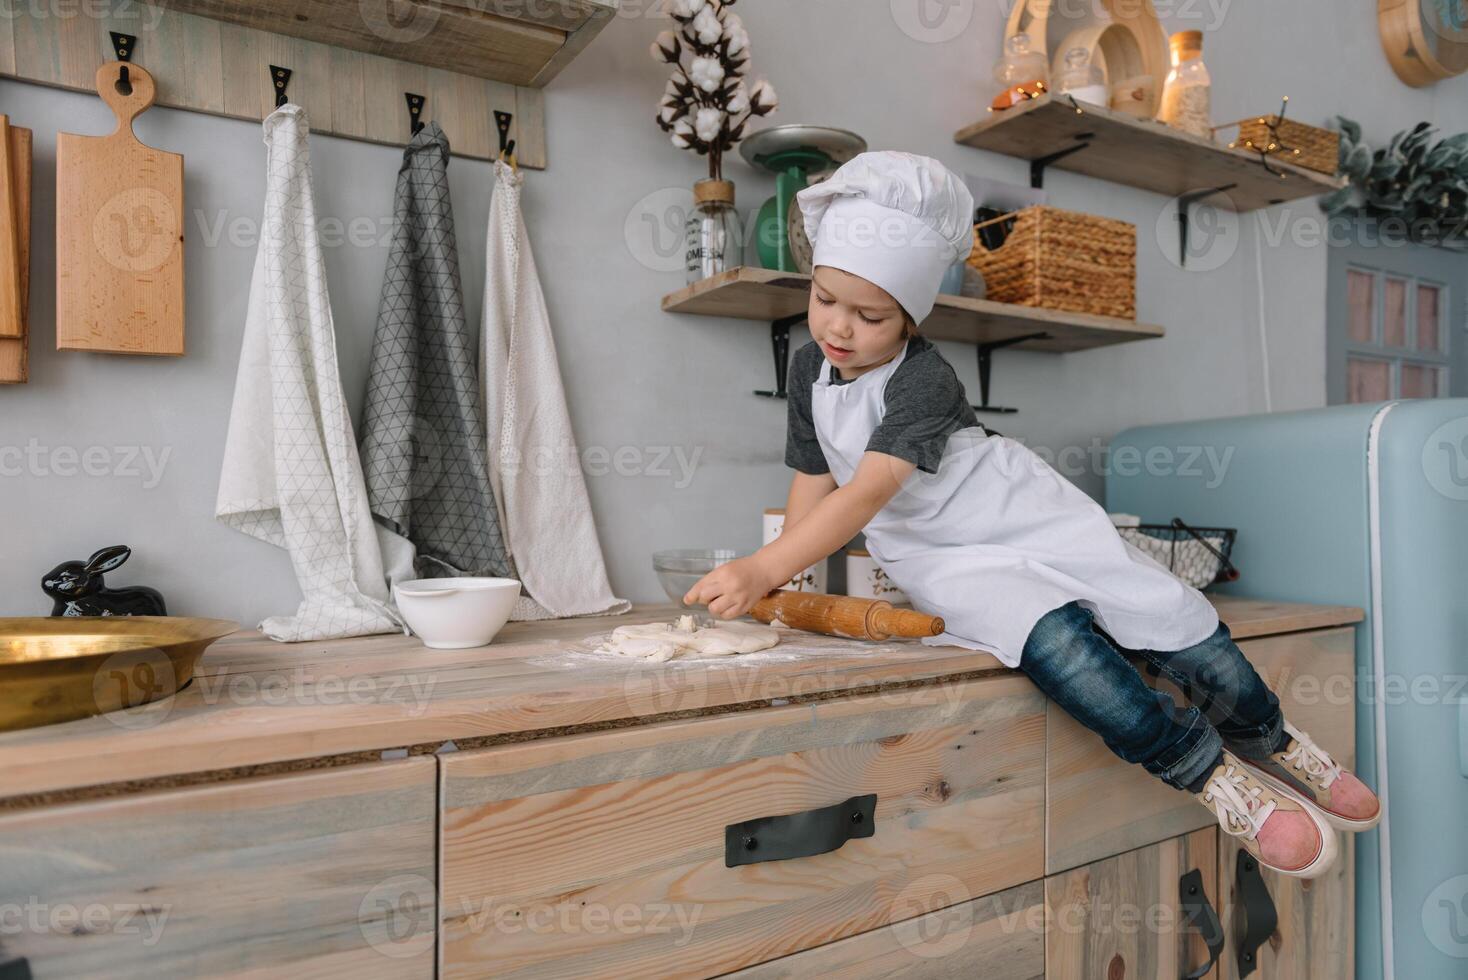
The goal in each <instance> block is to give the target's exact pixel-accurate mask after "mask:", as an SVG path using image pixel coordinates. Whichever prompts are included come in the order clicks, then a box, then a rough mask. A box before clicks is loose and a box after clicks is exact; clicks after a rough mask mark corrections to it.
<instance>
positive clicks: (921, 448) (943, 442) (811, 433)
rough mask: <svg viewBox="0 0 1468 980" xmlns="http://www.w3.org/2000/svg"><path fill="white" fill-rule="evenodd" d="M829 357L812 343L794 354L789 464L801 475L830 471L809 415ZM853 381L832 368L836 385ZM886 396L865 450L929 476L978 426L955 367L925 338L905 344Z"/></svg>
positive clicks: (789, 387) (787, 450) (787, 446)
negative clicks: (963, 434)
mask: <svg viewBox="0 0 1468 980" xmlns="http://www.w3.org/2000/svg"><path fill="white" fill-rule="evenodd" d="M825 359H826V355H825V354H824V353H822V352H821V347H820V345H819V344H817V343H816V342H815V341H814V340H812V341H811V342H810V343H808V344H806V345H805V346H804V347H802V348H800V350H798V351H796V352H795V357H794V358H793V359H792V361H791V364H790V375H789V378H788V380H787V390H788V391H789V393H790V399H789V407H788V415H789V422H788V425H787V428H786V434H785V465H786V466H789V467H792V468H794V469H797V470H800V471H801V472H802V473H829V472H830V471H831V467H830V466H829V464H827V462H826V456H825V454H824V453H823V452H821V446H820V443H819V442H817V441H816V427H815V421H814V419H813V418H812V416H811V386H812V385H813V384H815V382H816V381H818V380H819V379H820V377H821V364H822V363H823V362H824V361H825ZM853 380H855V379H854V378H853V379H843V378H841V376H840V375H839V373H838V372H837V370H836V368H835V367H834V366H833V367H832V368H831V383H832V384H850V383H851V381H853ZM884 398H885V403H886V414H884V415H883V416H882V421H881V423H880V424H879V425H878V426H877V428H876V430H875V431H874V432H872V437H871V439H870V440H868V442H867V447H866V448H867V451H868V452H878V453H886V454H887V455H889V456H896V457H897V458H899V459H905V460H907V461H908V462H909V463H914V464H916V466H917V468H918V469H920V470H922V471H923V472H925V473H936V472H938V464H939V463H940V462H941V461H942V459H943V450H944V448H945V447H946V446H947V445H948V437H949V436H950V435H952V434H953V433H955V432H957V431H958V430H959V429H966V428H969V427H970V426H976V425H978V424H979V421H978V418H977V417H975V415H974V410H973V408H972V407H970V405H969V403H968V395H967V394H966V393H965V392H964V390H963V384H962V383H961V382H960V381H959V380H958V375H957V374H955V373H954V371H953V365H951V364H949V363H948V362H947V361H946V360H944V359H943V355H942V354H940V353H938V348H936V347H934V346H933V343H932V341H930V340H928V339H927V338H926V337H913V338H912V339H910V340H909V341H908V342H907V356H906V357H905V358H904V359H903V361H902V363H901V364H899V365H897V370H896V371H893V372H892V376H891V377H890V378H888V379H887V389H886V391H885V393H884ZM985 431H986V432H987V431H988V430H987V429H986V430H985Z"/></svg>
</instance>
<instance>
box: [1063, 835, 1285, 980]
mask: <svg viewBox="0 0 1468 980" xmlns="http://www.w3.org/2000/svg"><path fill="white" fill-rule="evenodd" d="M1217 859H1218V831H1217V828H1212V827H1210V828H1208V829H1206V830H1198V831H1194V832H1193V833H1191V834H1187V835H1185V836H1183V837H1175V838H1173V839H1172V840H1167V841H1163V842H1161V843H1159V844H1151V845H1149V846H1147V847H1142V848H1138V849H1137V850H1135V851H1128V852H1127V853H1125V854H1118V855H1116V856H1115V857H1110V858H1106V859H1105V860H1102V861H1097V862H1095V863H1093V864H1088V865H1084V866H1082V867H1079V868H1073V869H1071V870H1070V871H1067V872H1065V873H1063V874H1058V875H1052V876H1051V877H1049V878H1046V879H1045V923H1046V928H1045V976H1046V977H1047V978H1051V980H1080V978H1086V980H1090V978H1092V977H1111V978H1124V977H1181V976H1186V975H1187V974H1189V973H1191V972H1192V971H1193V970H1195V969H1197V968H1198V967H1200V966H1202V965H1204V964H1205V963H1207V962H1208V946H1207V943H1206V942H1205V940H1204V939H1203V936H1202V934H1201V932H1200V931H1199V930H1198V929H1196V928H1194V927H1192V926H1190V925H1189V924H1188V923H1187V922H1186V919H1185V916H1184V914H1183V910H1182V895H1181V888H1180V887H1179V886H1180V884H1181V880H1182V877H1183V876H1184V875H1186V874H1188V873H1189V872H1190V871H1193V870H1195V869H1196V870H1197V871H1198V873H1199V875H1198V877H1199V879H1201V881H1202V891H1203V895H1204V896H1205V897H1206V898H1207V900H1208V904H1209V905H1210V906H1211V907H1212V908H1213V910H1214V911H1215V914H1216V913H1217V910H1218V896H1219V890H1218V880H1217V869H1216V865H1215V862H1216V861H1217ZM1217 976H1218V967H1216V966H1215V967H1214V968H1213V969H1212V970H1210V971H1209V972H1208V973H1206V974H1204V977H1205V980H1216V978H1217ZM1264 976H1265V977H1270V976H1271V974H1268V973H1266V974H1264Z"/></svg>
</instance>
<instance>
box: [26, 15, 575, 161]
mask: <svg viewBox="0 0 1468 980" xmlns="http://www.w3.org/2000/svg"><path fill="white" fill-rule="evenodd" d="M113 30H116V31H121V32H124V33H128V34H134V35H137V37H138V47H137V51H136V53H135V55H134V60H135V61H137V63H138V64H140V65H142V66H143V67H145V68H147V69H148V71H149V72H150V73H151V74H152V75H153V77H154V79H155V80H156V81H157V83H158V101H157V104H158V105H162V106H168V107H170V108H175V109H188V110H193V111H197V112H207V113H210V114H212V115H219V116H228V117H230V118H233V119H248V120H260V119H263V118H264V117H265V116H267V115H269V113H270V112H271V110H273V109H274V107H275V98H274V90H273V89H272V87H271V80H270V69H269V66H270V65H272V64H275V65H280V66H282V67H284V68H289V69H291V71H292V72H293V74H292V76H291V82H290V87H289V89H288V94H289V96H290V99H291V101H293V102H295V103H296V104H297V105H299V106H302V107H303V108H304V109H305V110H306V113H307V115H308V117H309V119H310V122H311V130H312V132H317V133H327V134H330V135H332V136H342V137H346V138H348V139H358V140H364V141H366V142H370V143H385V144H389V145H402V144H404V143H406V142H407V140H408V138H409V135H410V134H409V118H408V108H407V103H406V101H405V100H404V98H403V93H405V92H416V93H418V94H420V95H423V96H426V97H427V99H428V101H427V104H426V105H425V107H424V119H425V120H430V119H431V120H437V122H438V124H439V125H440V126H441V127H443V130H444V132H445V133H446V134H447V135H448V138H449V143H450V144H451V146H452V149H453V152H454V154H455V155H456V156H463V157H469V158H471V159H480V160H492V159H494V158H495V157H496V156H497V155H498V153H499V136H498V133H497V132H496V130H495V126H494V113H495V111H496V110H499V111H502V112H509V113H513V114H514V117H515V121H514V124H513V128H512V129H511V132H510V136H511V137H512V138H513V139H515V140H516V158H517V160H518V162H519V163H520V165H521V166H523V167H530V168H532V169H542V168H544V167H545V166H546V150H545V103H544V98H543V96H542V94H541V93H540V91H539V90H536V89H528V88H523V87H518V86H514V85H509V84H506V83H504V82H498V81H492V80H490V79H486V78H478V77H474V76H471V75H465V74H462V73H456V72H452V71H448V70H445V69H444V68H436V67H429V66H426V65H420V64H412V63H409V62H405V61H396V60H393V59H391V58H385V57H381V56H379V55H374V54H367V53H363V52H360V51H353V50H348V49H345V48H340V47H334V46H329V45H326V44H320V43H317V42H315V41H308V40H303V39H301V38H297V37H290V36H287V35H284V34H276V33H271V32H269V31H265V30H259V29H257V28H254V27H245V26H240V25H237V24H229V23H221V22H219V21H216V20H211V19H210V18H208V17H201V16H196V15H193V14H187V13H179V12H178V11H177V10H172V9H166V8H162V7H154V6H151V5H144V4H123V5H119V6H118V7H117V8H116V10H114V11H112V12H110V13H109V14H108V15H107V16H104V17H90V16H84V15H80V14H79V15H77V16H72V17H57V16H51V15H50V14H49V10H48V11H46V12H44V13H37V12H36V11H35V10H34V8H33V5H18V6H17V7H16V9H15V11H13V13H12V15H11V16H8V17H3V18H0V74H5V75H9V76H12V77H15V78H19V79H22V80H24V81H31V82H36V83H39V84H42V85H50V86H53V87H56V88H64V89H70V90H73V91H79V92H91V93H95V92H96V87H95V75H96V71H97V68H98V66H100V65H101V64H103V63H104V62H107V61H111V60H113V58H114V55H113V51H112V42H111V39H110V37H109V35H108V32H109V31H113ZM23 115H24V114H23V113H22V116H23ZM17 121H18V122H20V123H25V122H32V123H34V121H33V120H27V119H25V118H20V119H18V120H17Z"/></svg>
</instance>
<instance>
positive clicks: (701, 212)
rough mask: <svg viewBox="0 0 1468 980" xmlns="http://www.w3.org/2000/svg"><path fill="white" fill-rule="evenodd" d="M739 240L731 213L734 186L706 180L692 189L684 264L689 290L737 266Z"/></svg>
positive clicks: (735, 215) (734, 215)
mask: <svg viewBox="0 0 1468 980" xmlns="http://www.w3.org/2000/svg"><path fill="white" fill-rule="evenodd" d="M742 252H743V238H742V236H741V234H740V229H739V215H738V212H736V211H735V210H734V182H733V181H732V180H715V179H712V178H706V179H704V180H700V181H698V182H697V183H696V184H694V185H693V211H692V212H690V213H689V215H688V224H687V227H686V249H685V252H684V263H685V266H686V269H687V272H688V284H689V285H690V286H691V285H693V284H694V283H696V282H698V281H699V280H700V279H707V278H708V277H709V276H714V275H718V274H719V273H720V272H724V271H726V270H728V269H732V268H734V267H735V266H737V265H739V263H740V256H741V254H742Z"/></svg>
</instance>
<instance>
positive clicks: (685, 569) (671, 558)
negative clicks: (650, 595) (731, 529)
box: [652, 548, 740, 603]
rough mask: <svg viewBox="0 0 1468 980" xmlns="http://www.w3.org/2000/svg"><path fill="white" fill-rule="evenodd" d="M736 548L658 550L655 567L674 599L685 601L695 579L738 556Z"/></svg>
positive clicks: (666, 590) (654, 553) (653, 558)
mask: <svg viewBox="0 0 1468 980" xmlns="http://www.w3.org/2000/svg"><path fill="white" fill-rule="evenodd" d="M738 557H740V556H739V553H738V552H737V551H734V550H733V549H732V548H680V549H676V550H673V551H655V552H653V556H652V570H653V571H654V572H656V573H657V576H658V581H659V582H661V583H662V586H663V591H664V592H666V593H667V594H668V598H669V599H672V600H673V601H674V602H677V603H681V602H682V601H683V597H684V596H685V595H687V594H688V590H689V589H691V588H693V585H694V583H695V582H697V581H698V580H699V579H701V578H703V577H704V576H705V575H707V574H708V573H709V572H711V571H713V570H714V569H715V568H718V567H719V566H720V565H722V564H724V563H725V562H730V561H733V560H734V559H735V558H738Z"/></svg>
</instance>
